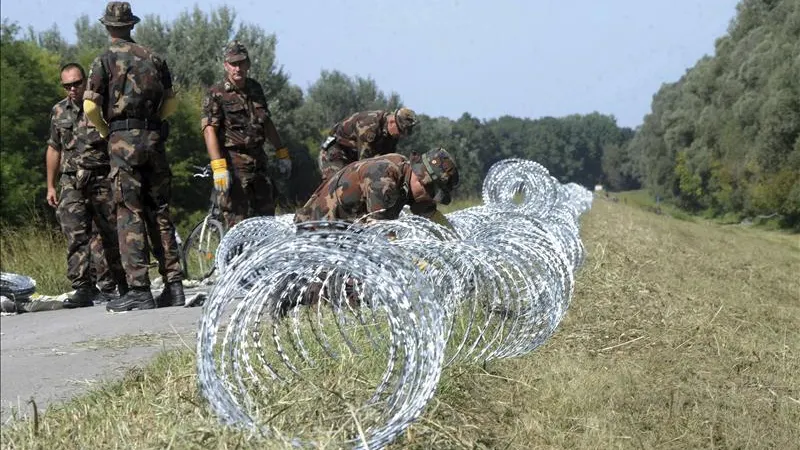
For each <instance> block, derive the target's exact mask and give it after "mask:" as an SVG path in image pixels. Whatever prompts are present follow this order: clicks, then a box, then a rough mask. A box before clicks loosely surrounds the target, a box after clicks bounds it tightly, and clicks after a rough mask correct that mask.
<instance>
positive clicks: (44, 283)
mask: <svg viewBox="0 0 800 450" xmlns="http://www.w3.org/2000/svg"><path fill="white" fill-rule="evenodd" d="M0 270H2V271H3V272H13V273H18V274H22V275H27V276H29V277H31V278H33V279H34V280H36V292H37V293H39V294H44V295H58V294H61V293H63V292H68V291H71V290H72V287H71V285H70V282H69V280H68V279H67V242H66V240H65V238H64V234H63V233H61V230H59V229H50V228H46V227H45V226H43V225H40V224H32V225H28V226H24V227H21V228H12V227H10V226H3V232H2V233H0Z"/></svg>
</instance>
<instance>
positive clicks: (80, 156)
mask: <svg viewBox="0 0 800 450" xmlns="http://www.w3.org/2000/svg"><path fill="white" fill-rule="evenodd" d="M47 145H49V146H51V147H53V148H54V149H56V150H58V151H59V152H61V166H60V168H59V170H60V172H61V173H75V172H77V171H78V169H96V168H103V169H106V170H107V169H108V164H109V158H108V148H107V146H108V143H107V142H106V140H105V139H103V138H102V137H101V136H100V133H99V132H98V131H97V129H96V128H95V127H94V125H92V123H91V122H90V121H89V119H88V118H87V117H86V115H85V114H84V113H83V108H81V107H80V106H78V105H76V104H75V103H73V102H72V101H70V99H69V98H65V99H64V100H61V101H60V102H58V103H56V105H55V106H53V109H52V111H51V113H50V136H49V138H48V139H47Z"/></svg>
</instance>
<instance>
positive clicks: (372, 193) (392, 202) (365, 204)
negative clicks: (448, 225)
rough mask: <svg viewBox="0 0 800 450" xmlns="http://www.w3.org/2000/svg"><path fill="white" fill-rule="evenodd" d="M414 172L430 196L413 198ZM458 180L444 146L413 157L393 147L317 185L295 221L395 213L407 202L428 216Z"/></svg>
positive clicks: (378, 217) (380, 216)
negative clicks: (417, 159) (428, 199)
mask: <svg viewBox="0 0 800 450" xmlns="http://www.w3.org/2000/svg"><path fill="white" fill-rule="evenodd" d="M412 171H413V173H415V174H416V175H417V177H419V179H420V182H421V183H422V185H423V186H425V188H426V189H427V190H428V192H429V194H430V196H431V198H433V199H434V200H435V201H433V202H416V201H415V200H414V196H413V195H412V192H411V185H410V183H411V174H412ZM457 183H458V170H457V169H456V167H455V163H454V162H453V159H452V157H451V156H450V154H449V153H447V151H446V150H444V149H434V150H431V151H430V152H428V153H426V154H425V155H423V157H422V158H421V160H420V162H417V163H412V162H411V161H410V160H409V159H408V158H406V157H405V156H403V155H400V154H397V153H390V154H388V155H384V156H376V157H373V158H369V159H365V160H362V161H357V162H354V163H350V164H348V165H347V166H346V167H345V168H344V169H342V170H340V171H339V172H337V173H336V175H334V177H333V178H331V179H329V180H328V181H327V182H326V183H324V184H323V185H321V186H320V187H319V188H317V190H316V191H315V192H314V194H313V195H312V196H311V198H310V199H309V200H308V202H306V204H305V205H304V206H303V207H302V208H300V209H298V210H297V212H296V213H295V217H294V222H295V223H302V222H308V221H334V220H342V221H346V222H356V221H359V220H366V221H370V220H390V219H396V218H397V217H399V215H400V211H401V210H402V209H403V207H404V206H405V205H410V207H411V211H412V212H413V213H415V214H418V215H421V216H424V217H431V216H432V215H433V214H434V213H435V212H436V202H437V201H438V202H441V203H444V204H447V203H449V202H450V200H449V192H450V191H451V190H452V188H453V187H454V186H455V185H456V184H457Z"/></svg>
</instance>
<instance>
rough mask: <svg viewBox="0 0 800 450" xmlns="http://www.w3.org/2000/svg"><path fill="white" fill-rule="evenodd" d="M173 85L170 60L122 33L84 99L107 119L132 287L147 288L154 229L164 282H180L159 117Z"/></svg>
mask: <svg viewBox="0 0 800 450" xmlns="http://www.w3.org/2000/svg"><path fill="white" fill-rule="evenodd" d="M123 3H124V5H126V6H127V8H128V11H127V12H128V14H130V10H129V8H130V6H129V5H127V3H126V2H111V3H109V10H110V9H111V8H112V4H116V5H120V4H123ZM107 11H108V10H107ZM107 15H108V12H107ZM133 17H135V16H133ZM137 20H138V18H137ZM170 88H172V75H171V74H170V71H169V68H168V66H167V63H166V61H164V60H162V59H160V58H159V57H158V56H156V55H155V54H154V53H153V52H151V51H150V50H149V49H147V48H145V47H143V46H141V45H139V44H137V43H135V42H134V41H133V40H127V39H119V38H117V39H112V41H111V45H110V47H109V49H108V50H107V51H106V52H104V53H103V54H101V55H100V56H98V57H97V58H96V59H95V60H94V62H93V63H92V66H91V70H90V72H89V82H88V86H87V90H86V92H85V93H84V98H85V99H87V100H91V101H93V102H95V103H96V104H98V105H102V108H103V113H104V117H105V119H106V121H108V123H109V131H110V133H109V152H110V154H111V177H112V179H113V182H114V186H113V187H114V200H115V202H116V203H117V226H118V233H119V242H120V250H121V253H122V264H123V267H124V268H125V272H126V274H127V277H128V284H129V285H130V287H131V288H139V289H142V288H145V287H149V286H150V277H149V275H148V268H149V252H150V247H149V245H148V230H149V229H152V230H157V234H158V239H153V242H152V244H153V246H154V247H156V248H158V247H159V246H160V248H161V250H163V251H160V252H159V251H153V253H154V254H155V255H156V257H157V258H158V259H159V265H160V266H162V267H163V272H162V276H163V277H164V278H165V280H164V281H165V283H175V282H180V281H181V280H182V279H183V272H182V270H181V266H180V258H179V254H178V242H177V240H176V237H175V226H174V224H173V222H172V219H171V217H170V212H169V201H170V196H171V188H172V186H171V182H172V171H171V170H170V167H169V163H168V161H167V157H166V153H165V148H164V143H165V141H166V138H167V136H166V133H167V129H166V127H165V125H166V124H165V123H162V121H161V120H160V118H159V108H160V105H161V103H162V101H163V100H164V93H165V92H166V91H167V90H168V89H170ZM154 234H155V232H154Z"/></svg>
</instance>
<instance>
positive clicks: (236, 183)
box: [223, 157, 253, 228]
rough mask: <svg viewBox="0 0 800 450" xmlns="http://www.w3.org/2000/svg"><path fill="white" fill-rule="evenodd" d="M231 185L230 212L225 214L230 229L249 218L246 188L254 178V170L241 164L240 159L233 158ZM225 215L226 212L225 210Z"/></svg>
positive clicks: (228, 205) (229, 196)
mask: <svg viewBox="0 0 800 450" xmlns="http://www.w3.org/2000/svg"><path fill="white" fill-rule="evenodd" d="M232 160H233V165H232V170H231V184H230V189H228V198H227V200H228V204H227V207H228V210H227V215H225V214H224V217H225V221H226V222H227V226H228V228H231V227H233V226H234V225H236V224H237V223H239V222H241V221H242V220H244V219H246V218H248V217H249V211H248V209H249V205H248V196H247V193H246V191H245V186H246V185H247V183H248V182H249V180H250V178H251V177H252V173H253V170H252V168H250V167H247V166H246V165H245V164H243V163H242V162H241V160H240V159H239V158H236V157H234V158H232ZM223 213H225V211H224V210H223Z"/></svg>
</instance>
